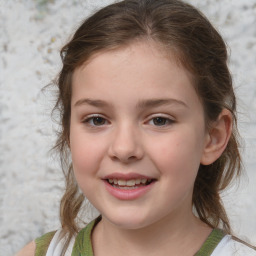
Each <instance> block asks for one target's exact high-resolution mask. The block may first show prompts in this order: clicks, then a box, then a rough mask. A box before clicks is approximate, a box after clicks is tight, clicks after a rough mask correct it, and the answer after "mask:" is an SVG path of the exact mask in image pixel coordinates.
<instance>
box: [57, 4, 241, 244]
mask: <svg viewBox="0 0 256 256" xmlns="http://www.w3.org/2000/svg"><path fill="white" fill-rule="evenodd" d="M144 39H150V40H153V41H155V42H156V43H158V44H159V45H161V46H163V47H164V49H165V50H166V51H167V52H168V51H171V52H173V53H175V56H176V57H177V60H178V61H179V62H180V63H181V64H182V65H183V67H184V68H186V69H187V70H188V71H190V73H191V74H192V75H193V81H194V82H193V85H194V87H195V90H196V92H197V94H198V96H199V98H200V100H201V102H202V105H203V108H204V114H205V122H206V124H207V126H208V128H209V126H210V124H211V122H212V121H214V120H216V119H217V117H218V116H219V114H220V113H221V111H222V110H223V109H224V108H226V109H228V110H229V111H230V112H231V114H232V116H233V131H232V135H231V138H230V140H229V142H228V145H227V147H226V149H225V151H224V152H223V154H222V156H221V157H220V158H219V159H218V160H216V161H215V162H214V163H213V164H211V165H207V166H206V165H205V166H204V165H201V166H200V167H199V171H198V175H197V178H196V181H195V184H194V191H193V199H192V200H193V202H192V203H193V206H194V209H195V210H196V212H197V214H198V216H199V218H200V219H201V220H202V221H203V222H205V223H206V224H207V225H209V226H210V227H213V228H215V227H219V226H221V227H222V228H223V229H224V231H226V232H227V233H231V228H230V223H229V219H228V216H227V214H226V211H225V208H224V206H223V203H222V201H221V198H220V193H221V191H223V190H224V189H225V188H226V187H227V186H228V185H229V184H230V183H231V181H232V180H233V178H235V177H237V176H238V175H239V174H240V172H241V157H240V154H239V149H238V146H239V145H238V138H239V137H238V133H237V124H236V98H235V95H234V91H233V86H232V79H231V75H230V72H229V69H228V66H227V58H228V56H227V49H226V45H225V42H224V41H223V39H222V37H221V36H220V35H219V33H218V32H217V31H216V29H215V28H214V27H213V26H212V25H211V23H210V22H209V21H208V19H207V18H206V17H205V16H204V15H203V14H202V13H201V12H200V11H198V10H197V9H196V8H194V7H192V6H191V5H189V4H186V3H184V2H182V1H179V0H157V1H155V0H125V1H121V2H118V3H115V4H111V5H109V6H107V7H105V8H103V9H101V10H99V11H98V12H96V13H95V14H93V15H92V16H90V17H89V18H87V19H86V20H85V21H84V22H83V23H82V24H81V26H80V27H79V28H78V29H77V31H76V32H75V34H74V35H73V37H72V39H71V40H70V42H68V43H67V44H66V45H65V46H64V47H63V48H62V50H61V58H62V62H63V67H62V69H61V71H60V73H59V76H58V79H57V86H58V91H59V94H58V100H57V102H56V106H55V110H58V111H59V114H60V119H61V130H60V132H59V134H58V139H57V143H56V147H55V148H56V149H57V150H58V151H59V153H60V157H61V161H62V167H63V172H64V174H65V178H66V191H65V194H64V195H63V198H62V200H61V207H60V218H61V223H62V227H63V230H65V232H66V234H68V235H69V239H70V238H71V237H72V235H74V234H75V233H76V232H78V226H77V223H76V218H77V214H78V213H79V210H80V208H81V205H82V203H83V200H84V196H83V194H82V193H81V192H80V191H79V189H78V186H77V183H76V181H75V178H74V175H73V170H72V163H71V161H70V160H69V159H70V157H69V153H70V152H69V133H70V113H71V96H72V75H73V72H74V70H75V69H76V68H78V67H79V66H81V65H82V64H83V63H85V62H86V61H88V59H89V58H90V57H91V56H92V55H93V54H95V53H99V52H103V51H107V50H112V49H117V48H118V47H121V46H125V45H129V44H131V43H132V42H133V41H135V40H144ZM69 239H68V241H67V244H68V242H69Z"/></svg>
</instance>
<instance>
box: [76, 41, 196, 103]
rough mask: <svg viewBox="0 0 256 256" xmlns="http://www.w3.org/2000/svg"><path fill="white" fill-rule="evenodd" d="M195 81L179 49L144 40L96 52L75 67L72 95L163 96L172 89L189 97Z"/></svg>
mask: <svg viewBox="0 0 256 256" xmlns="http://www.w3.org/2000/svg"><path fill="white" fill-rule="evenodd" d="M192 84H193V78H192V75H191V74H190V73H189V72H188V71H187V70H186V69H185V68H184V67H183V66H182V65H181V63H180V62H179V60H178V57H177V54H176V52H174V51H168V52H167V51H166V50H165V49H164V48H163V47H161V45H159V44H156V43H154V42H145V41H142V42H135V43H132V44H129V45H128V46H125V47H120V48H118V49H114V50H109V51H104V52H98V53H97V54H94V55H93V56H92V57H91V58H90V59H89V60H88V61H87V62H85V63H84V64H83V65H82V66H80V67H79V68H77V69H76V70H75V72H74V74H73V78H72V86H73V88H72V91H73V93H72V95H73V97H72V98H77V97H79V95H80V94H82V93H84V94H85V95H86V94H87V95H89V94H90V95H91V96H96V95H99V94H100V95H101V97H107V96H108V95H110V94H111V95H116V96H117V97H119V98H120V97H121V96H123V94H129V96H130V97H132V98H136V97H138V96H139V95H140V97H141V96H144V97H151V98H152V97H158V98H160V97H163V96H164V94H166V93H171V94H172V96H173V97H181V98H185V99H186V97H187V96H189V95H188V94H189V93H192V94H195V90H194V87H193V85H192ZM182 94H184V95H182ZM124 96H125V95H124ZM193 96H194V95H193ZM114 99H115V100H116V98H114ZM187 100H188V99H187Z"/></svg>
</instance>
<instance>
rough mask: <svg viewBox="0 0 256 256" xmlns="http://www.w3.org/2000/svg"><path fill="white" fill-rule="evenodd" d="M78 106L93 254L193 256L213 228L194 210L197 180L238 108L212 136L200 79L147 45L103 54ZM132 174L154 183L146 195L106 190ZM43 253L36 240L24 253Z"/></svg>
mask: <svg viewBox="0 0 256 256" xmlns="http://www.w3.org/2000/svg"><path fill="white" fill-rule="evenodd" d="M156 102H157V104H156ZM163 102H164V104H163ZM71 103H72V104H71V123H70V150H71V153H72V162H73V169H74V174H75V177H76V180H77V182H78V185H79V187H80V188H81V190H82V191H83V193H84V194H85V196H86V197H87V198H88V199H89V200H90V202H91V203H92V204H93V205H94V206H95V207H96V208H97V209H98V210H99V212H100V213H101V215H102V220H101V221H100V223H99V224H98V225H97V226H96V227H95V229H94V231H93V234H92V244H93V250H94V255H96V256H103V255H104V256H108V255H111V256H117V255H125V256H130V255H133V256H137V255H138V256H144V255H147V256H151V255H152V256H153V255H159V256H161V255H169V254H170V252H171V253H172V255H182V256H186V255H188V256H191V255H194V254H195V253H196V252H197V251H198V250H199V249H200V247H201V245H202V244H203V242H204V241H205V239H206V238H207V236H208V235H209V234H210V232H211V230H212V229H211V228H210V227H208V226H207V225H205V224H204V223H202V222H201V221H200V220H199V219H197V218H196V217H195V216H194V214H193V212H192V193H193V186H194V181H195V178H196V175H197V171H198V168H199V165H200V164H205V165H207V164H211V163H213V162H214V161H215V160H216V159H217V158H218V157H219V156H220V155H221V154H222V152H223V151H224V149H225V147H226V145H227V142H228V139H229V137H230V133H231V129H232V126H231V123H232V118H231V114H230V113H229V111H227V110H225V109H224V110H223V111H222V113H221V114H220V115H219V118H218V120H216V121H215V122H213V123H212V125H211V129H209V130H206V128H205V120H204V110H203V106H202V104H201V101H200V99H199V97H198V95H197V94H196V92H195V89H194V87H193V84H192V79H191V74H190V73H189V72H188V71H187V70H186V69H184V68H183V67H182V66H181V65H180V64H179V63H178V62H177V61H176V58H175V57H174V56H172V55H171V54H168V56H167V55H166V54H165V52H164V51H163V50H162V49H161V48H160V47H159V46H158V45H156V44H155V43H153V42H143V41H141V42H136V43H132V44H131V45H129V46H127V47H123V48H119V49H116V50H112V51H108V52H100V53H98V54H96V55H94V56H93V57H92V58H90V60H89V61H87V62H86V64H84V65H83V66H81V67H79V68H78V69H76V70H75V72H74V75H73V81H72V101H71ZM160 103H162V104H160ZM131 172H132V173H136V174H139V175H146V176H149V177H152V178H154V179H155V182H154V184H153V185H152V186H151V188H150V189H149V190H148V191H147V192H146V193H145V194H143V195H142V196H140V197H138V198H136V199H133V200H120V199H118V198H116V197H114V196H113V195H111V194H110V193H109V192H108V191H107V190H106V187H105V182H104V177H105V176H106V175H111V174H113V173H121V174H129V173H131ZM159 248H161V250H159ZM34 251H35V244H34V243H33V242H31V243H30V244H29V245H28V246H26V247H25V248H24V249H23V250H22V251H20V252H19V254H17V255H18V256H23V255H34Z"/></svg>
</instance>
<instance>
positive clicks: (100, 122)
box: [92, 116, 106, 126]
mask: <svg viewBox="0 0 256 256" xmlns="http://www.w3.org/2000/svg"><path fill="white" fill-rule="evenodd" d="M92 123H93V125H95V126H99V125H104V124H105V123H106V119H105V118H103V117H100V116H97V117H93V118H92Z"/></svg>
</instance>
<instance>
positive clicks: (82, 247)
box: [71, 219, 98, 256]
mask: <svg viewBox="0 0 256 256" xmlns="http://www.w3.org/2000/svg"><path fill="white" fill-rule="evenodd" d="M96 222H98V219H95V220H93V221H92V222H90V223H89V224H88V225H87V226H86V227H85V228H83V229H82V230H81V231H80V232H79V233H78V235H77V237H76V241H75V244H74V247H73V250H72V254H71V256H93V250H92V242H91V233H92V229H93V228H94V226H95V225H96V224H97V223H96Z"/></svg>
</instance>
